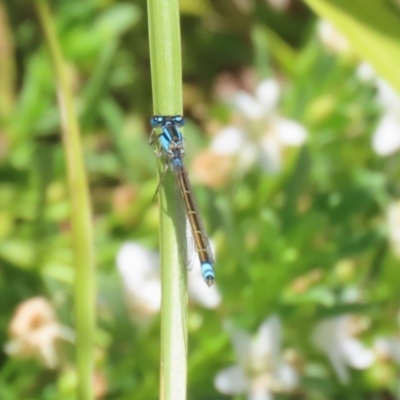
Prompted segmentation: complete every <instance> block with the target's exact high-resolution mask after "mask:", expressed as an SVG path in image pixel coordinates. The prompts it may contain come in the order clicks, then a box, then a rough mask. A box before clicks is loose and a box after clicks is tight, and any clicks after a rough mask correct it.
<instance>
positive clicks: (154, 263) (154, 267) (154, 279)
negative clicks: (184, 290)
mask: <svg viewBox="0 0 400 400" xmlns="http://www.w3.org/2000/svg"><path fill="white" fill-rule="evenodd" d="M117 266H118V271H119V273H120V275H121V277H122V280H123V284H124V287H125V292H126V294H127V298H128V302H129V304H130V305H132V307H133V308H135V309H139V310H140V309H141V310H142V311H143V312H145V313H146V314H148V313H154V312H157V311H158V310H159V309H160V304H161V282H160V276H159V257H158V254H157V253H156V252H154V251H150V250H148V249H146V248H145V247H143V246H141V245H139V244H137V243H133V242H128V243H125V244H123V245H122V247H121V249H120V251H119V252H118V255H117Z"/></svg>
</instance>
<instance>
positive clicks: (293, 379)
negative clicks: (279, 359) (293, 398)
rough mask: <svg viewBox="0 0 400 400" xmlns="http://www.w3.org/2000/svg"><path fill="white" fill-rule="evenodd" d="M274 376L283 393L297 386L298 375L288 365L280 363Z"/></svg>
mask: <svg viewBox="0 0 400 400" xmlns="http://www.w3.org/2000/svg"><path fill="white" fill-rule="evenodd" d="M275 376H276V379H277V380H278V381H279V383H280V384H281V385H282V390H284V391H291V390H293V389H295V388H296V387H297V386H298V384H299V374H298V373H297V371H296V370H295V369H294V368H293V367H292V366H291V365H290V364H287V363H282V364H281V365H280V366H279V367H278V368H277V369H276V370H275Z"/></svg>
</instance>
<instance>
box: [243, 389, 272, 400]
mask: <svg viewBox="0 0 400 400" xmlns="http://www.w3.org/2000/svg"><path fill="white" fill-rule="evenodd" d="M247 398H248V400H273V399H274V396H273V394H272V393H271V392H270V391H269V390H268V389H267V388H266V387H251V388H250V391H249V394H248V396H247Z"/></svg>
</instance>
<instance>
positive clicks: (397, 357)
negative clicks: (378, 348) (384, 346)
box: [388, 337, 400, 364]
mask: <svg viewBox="0 0 400 400" xmlns="http://www.w3.org/2000/svg"><path fill="white" fill-rule="evenodd" d="M388 348H389V351H390V356H391V357H392V358H393V360H394V361H396V363H397V364H400V338H399V337H392V338H389V339H388Z"/></svg>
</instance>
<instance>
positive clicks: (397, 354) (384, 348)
mask: <svg viewBox="0 0 400 400" xmlns="http://www.w3.org/2000/svg"><path fill="white" fill-rule="evenodd" d="M374 350H375V353H376V354H377V357H378V358H383V359H385V360H388V359H389V360H393V361H394V362H395V363H396V364H398V365H400V337H399V336H391V337H381V336H379V337H377V338H376V339H375V341H374Z"/></svg>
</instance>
